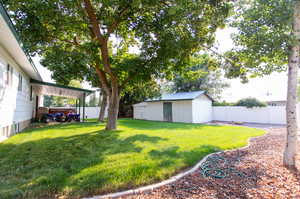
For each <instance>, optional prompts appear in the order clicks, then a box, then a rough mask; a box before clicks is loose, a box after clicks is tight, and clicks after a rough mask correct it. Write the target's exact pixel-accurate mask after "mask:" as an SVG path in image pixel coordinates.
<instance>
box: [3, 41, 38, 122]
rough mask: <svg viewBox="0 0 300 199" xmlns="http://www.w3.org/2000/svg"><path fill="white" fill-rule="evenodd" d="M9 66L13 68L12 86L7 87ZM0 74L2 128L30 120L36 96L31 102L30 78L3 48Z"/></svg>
mask: <svg viewBox="0 0 300 199" xmlns="http://www.w3.org/2000/svg"><path fill="white" fill-rule="evenodd" d="M7 64H9V65H10V67H12V68H13V84H12V86H7V85H6V84H5V83H4V79H5V77H6V70H7ZM0 73H1V75H0V84H1V86H0V113H1V114H0V127H5V126H8V125H12V124H14V123H19V122H23V121H26V120H30V119H31V118H32V116H33V111H34V110H33V109H34V108H33V107H34V106H33V105H34V99H35V96H33V100H32V101H30V83H29V77H28V76H27V75H26V74H25V73H23V72H22V71H21V69H20V68H19V67H18V65H17V64H16V63H15V62H14V61H13V59H12V58H11V57H10V56H9V55H8V54H7V52H6V51H5V50H4V49H3V48H1V47H0ZM19 73H21V74H22V77H23V81H22V82H23V83H22V84H23V85H22V91H18V82H19V79H18V77H19Z"/></svg>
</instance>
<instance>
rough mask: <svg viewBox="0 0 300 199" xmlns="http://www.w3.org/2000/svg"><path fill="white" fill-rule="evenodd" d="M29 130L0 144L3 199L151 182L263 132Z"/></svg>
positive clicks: (80, 126)
mask: <svg viewBox="0 0 300 199" xmlns="http://www.w3.org/2000/svg"><path fill="white" fill-rule="evenodd" d="M118 123H119V130H118V131H105V130H102V129H103V128H104V124H101V123H96V122H88V123H73V124H62V125H53V126H48V127H43V128H35V129H29V130H27V131H25V132H23V133H20V134H18V135H15V136H13V137H11V138H9V139H8V140H6V141H5V142H3V143H0V165H1V166H0V198H49V197H50V198H54V197H55V198H58V197H59V196H66V197H67V198H79V197H83V196H91V195H93V194H103V193H107V192H112V191H119V190H124V189H127V188H132V187H137V186H140V185H145V184H150V183H153V182H157V181H160V180H163V179H166V178H168V177H170V176H172V175H174V174H175V173H176V172H179V171H180V170H182V169H184V168H186V167H190V166H192V165H194V164H195V163H196V162H198V161H199V160H200V159H202V158H203V157H204V156H206V155H207V154H209V153H213V152H216V151H219V150H225V149H234V148H239V147H242V146H244V145H246V144H247V139H248V138H250V137H254V136H259V135H262V134H264V131H262V130H258V129H253V128H247V127H237V126H214V125H197V124H182V123H164V122H151V121H138V120H131V119H122V120H119V121H118Z"/></svg>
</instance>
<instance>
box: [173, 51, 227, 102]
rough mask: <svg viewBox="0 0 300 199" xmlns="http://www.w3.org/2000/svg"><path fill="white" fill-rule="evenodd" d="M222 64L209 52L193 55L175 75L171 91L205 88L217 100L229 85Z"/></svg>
mask: <svg viewBox="0 0 300 199" xmlns="http://www.w3.org/2000/svg"><path fill="white" fill-rule="evenodd" d="M220 64H221V63H220V62H219V61H218V60H217V59H215V58H212V57H211V56H209V55H208V54H204V55H198V56H195V57H193V58H192V59H191V61H190V63H189V65H188V66H187V67H186V68H185V69H184V71H183V72H181V73H180V74H176V75H175V77H174V79H173V81H172V82H173V84H172V85H171V91H173V92H189V91H198V90H204V91H206V92H207V94H209V95H210V96H211V97H213V98H214V99H215V100H217V99H220V97H221V96H220V95H221V93H222V91H223V89H225V88H227V87H229V84H228V83H226V81H225V80H224V78H223V74H222V71H221V70H220Z"/></svg>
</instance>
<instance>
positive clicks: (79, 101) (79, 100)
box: [78, 98, 82, 117]
mask: <svg viewBox="0 0 300 199" xmlns="http://www.w3.org/2000/svg"><path fill="white" fill-rule="evenodd" d="M80 106H81V98H79V99H78V114H79V116H80V117H82V116H81V114H80Z"/></svg>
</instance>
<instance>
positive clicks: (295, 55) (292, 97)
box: [283, 0, 300, 169]
mask: <svg viewBox="0 0 300 199" xmlns="http://www.w3.org/2000/svg"><path fill="white" fill-rule="evenodd" d="M292 34H293V36H294V37H295V39H296V42H295V43H294V44H293V46H292V47H291V52H290V55H289V64H288V68H289V69H288V93H287V104H286V119H287V137H286V146H285V150H284V156H283V164H284V166H285V167H287V168H289V169H296V154H297V142H298V137H297V133H298V132H297V131H298V127H297V83H298V67H299V64H300V60H299V53H300V45H299V43H300V42H299V40H300V1H299V0H296V1H295V6H294V16H293V33H292Z"/></svg>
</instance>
